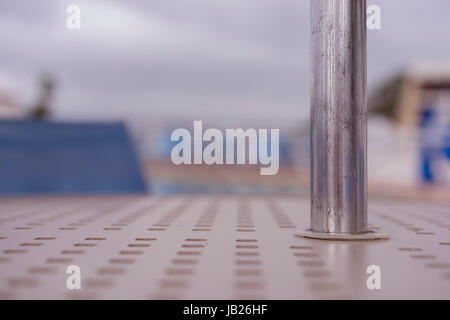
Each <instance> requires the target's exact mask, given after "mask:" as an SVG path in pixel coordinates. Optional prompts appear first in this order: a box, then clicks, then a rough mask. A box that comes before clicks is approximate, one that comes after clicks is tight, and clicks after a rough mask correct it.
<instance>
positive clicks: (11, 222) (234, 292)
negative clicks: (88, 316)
mask: <svg viewBox="0 0 450 320" xmlns="http://www.w3.org/2000/svg"><path fill="white" fill-rule="evenodd" d="M369 221H370V226H371V228H372V229H376V230H382V231H383V232H386V233H389V234H390V235H391V239H390V240H378V241H359V242H342V241H341V242H339V241H323V240H309V239H305V238H299V237H295V236H294V233H295V230H296V229H305V228H307V227H308V225H309V200H308V199H307V198H303V197H271V196H264V197H259V196H255V197H243V196H242V197H232V196H230V197H228V196H223V197H222V196H219V197H213V196H186V197H184V196H181V197H178V196H177V197H165V196H164V197H163V196H161V197H160V196H114V197H113V196H104V197H88V196H86V197H63V198H62V197H20V198H18V197H11V198H1V199H0V270H1V272H0V298H2V299H25V298H26V299H28V298H30V299H91V298H92V299H247V298H248V299H333V298H337V299H397V298H401V299H416V298H424V299H449V298H450V233H449V229H450V209H449V208H448V207H446V206H439V205H430V204H418V203H400V202H393V201H381V200H378V201H375V200H372V201H370V205H369ZM69 265H77V266H79V267H80V268H81V283H82V284H81V289H80V290H69V289H67V287H66V279H67V277H68V276H69V275H68V274H66V268H67V267H68V266H69ZM371 265H377V266H379V268H380V270H381V273H380V280H381V289H380V290H377V289H374V290H369V289H368V287H367V284H366V282H367V279H368V278H369V276H370V274H367V272H366V271H367V268H368V267H369V266H371Z"/></svg>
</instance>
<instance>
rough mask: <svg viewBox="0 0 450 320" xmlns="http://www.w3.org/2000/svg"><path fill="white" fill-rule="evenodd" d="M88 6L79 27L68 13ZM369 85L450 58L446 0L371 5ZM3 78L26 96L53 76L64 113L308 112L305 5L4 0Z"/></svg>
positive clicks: (275, 0) (298, 1) (282, 1)
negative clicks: (71, 25) (378, 22)
mask: <svg viewBox="0 0 450 320" xmlns="http://www.w3.org/2000/svg"><path fill="white" fill-rule="evenodd" d="M69 4H77V5H79V6H80V8H81V30H79V31H69V30H67V28H66V19H67V14H66V8H67V6H68V5H69ZM368 4H377V5H379V6H380V7H381V10H382V30H380V31H369V50H368V51H369V66H368V75H369V88H373V87H374V86H375V85H376V84H378V83H380V81H382V80H383V79H386V78H387V77H389V76H391V75H393V74H395V73H396V72H398V71H399V70H402V69H403V68H405V67H407V66H408V65H410V64H411V63H414V62H416V61H422V60H448V59H449V58H450V41H449V35H450V1H448V0H369V1H368ZM0 47H1V49H0V75H1V77H3V78H4V77H7V78H9V79H10V81H13V82H14V83H15V87H16V89H17V91H18V94H19V97H20V102H21V103H22V104H23V105H29V104H30V103H31V102H32V101H33V99H35V98H36V94H37V92H36V90H37V81H38V78H39V75H40V74H41V73H42V72H44V71H48V72H50V73H51V74H52V75H53V76H54V78H55V79H56V80H57V85H58V88H57V91H56V97H55V101H54V108H55V111H56V113H57V115H58V116H59V117H62V118H74V117H77V118H95V119H98V118H105V117H107V118H111V117H112V118H115V117H120V116H122V115H127V116H132V117H141V116H144V115H150V116H151V115H152V114H155V113H168V114H175V113H176V114H186V115H188V116H189V117H195V118H198V119H200V117H201V116H202V115H208V116H211V115H212V116H222V115H224V116H229V117H240V116H244V117H252V116H258V117H259V116H261V117H267V118H271V117H278V118H289V119H294V118H305V117H307V115H308V113H309V84H308V77H309V75H308V74H309V71H308V70H309V0H71V1H64V0H1V2H0Z"/></svg>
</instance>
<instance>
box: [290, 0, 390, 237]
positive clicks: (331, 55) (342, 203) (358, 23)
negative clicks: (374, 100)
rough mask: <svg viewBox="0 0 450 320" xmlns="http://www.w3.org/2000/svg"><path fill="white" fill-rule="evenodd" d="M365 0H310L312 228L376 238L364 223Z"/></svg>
mask: <svg viewBox="0 0 450 320" xmlns="http://www.w3.org/2000/svg"><path fill="white" fill-rule="evenodd" d="M366 30H367V26H366V0H311V228H310V229H309V230H307V231H304V232H303V231H300V232H298V235H300V236H306V237H313V238H326V239H378V238H382V237H383V236H384V235H383V234H379V233H374V232H371V231H369V230H368V226H367V112H366V86H367V75H366V68H367V52H366V50H367V35H366Z"/></svg>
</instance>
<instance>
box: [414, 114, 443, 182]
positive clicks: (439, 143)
mask: <svg viewBox="0 0 450 320" xmlns="http://www.w3.org/2000/svg"><path fill="white" fill-rule="evenodd" d="M437 117H438V114H437V113H436V111H434V109H433V108H432V107H425V108H424V109H423V110H422V112H421V114H420V129H421V135H420V173H421V180H422V182H424V183H427V184H434V183H436V182H437V177H438V175H439V172H438V169H437V166H436V163H437V162H438V161H439V159H441V158H442V159H448V160H450V125H447V126H445V127H440V126H439V125H438V124H437Z"/></svg>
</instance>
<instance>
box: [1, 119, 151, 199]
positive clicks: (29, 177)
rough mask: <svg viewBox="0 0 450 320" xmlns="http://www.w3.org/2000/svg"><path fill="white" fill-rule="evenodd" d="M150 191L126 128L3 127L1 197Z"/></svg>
mask: <svg viewBox="0 0 450 320" xmlns="http://www.w3.org/2000/svg"><path fill="white" fill-rule="evenodd" d="M146 191H147V187H146V183H145V181H144V179H143V177H142V174H141V171H140V168H139V163H138V158H137V156H136V152H135V150H134V148H133V145H132V142H131V140H130V138H129V135H128V133H127V130H126V128H125V125H124V124H123V123H112V124H104V123H55V122H46V121H42V122H41V121H39V122H36V121H4V120H2V121H0V194H30V193H31V194H39V193H83V194H85V193H139V192H146Z"/></svg>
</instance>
